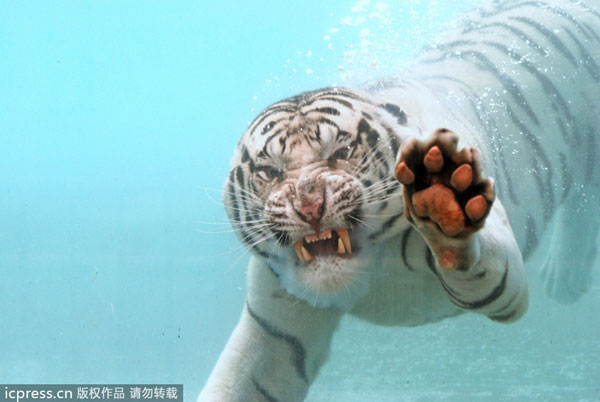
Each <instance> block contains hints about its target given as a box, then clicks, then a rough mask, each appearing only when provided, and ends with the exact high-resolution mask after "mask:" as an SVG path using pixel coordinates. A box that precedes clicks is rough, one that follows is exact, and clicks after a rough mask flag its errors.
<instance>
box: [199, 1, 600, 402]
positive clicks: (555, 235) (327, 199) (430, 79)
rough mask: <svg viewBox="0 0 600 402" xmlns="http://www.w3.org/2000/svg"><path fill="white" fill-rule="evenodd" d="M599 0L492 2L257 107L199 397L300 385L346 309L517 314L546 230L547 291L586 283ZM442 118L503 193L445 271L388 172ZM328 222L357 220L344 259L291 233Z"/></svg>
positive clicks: (367, 315)
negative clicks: (233, 257) (309, 249)
mask: <svg viewBox="0 0 600 402" xmlns="http://www.w3.org/2000/svg"><path fill="white" fill-rule="evenodd" d="M592 5H593V2H592V1H588V2H585V1H575V0H571V1H564V2H559V1H557V0H555V1H529V0H516V1H511V0H506V1H495V2H492V3H490V4H488V5H487V6H484V7H482V8H480V9H478V10H476V11H475V12H473V13H472V14H470V15H469V16H467V18H466V19H465V21H464V23H463V24H461V25H460V26H459V28H457V29H456V30H455V31H454V32H450V33H448V34H447V35H446V36H445V37H444V38H443V39H442V40H440V41H439V42H438V43H435V44H433V45H432V46H430V47H429V48H427V49H424V51H423V52H422V53H421V55H420V56H419V57H418V59H417V60H416V62H415V64H414V67H413V68H412V69H410V70H409V71H407V72H405V73H403V74H402V76H401V77H400V78H394V79H384V80H380V81H377V82H373V83H371V84H370V85H368V86H367V87H366V88H363V89H359V90H355V89H352V90H350V89H342V88H328V89H322V90H318V91H313V92H307V93H304V94H301V95H299V96H296V97H294V98H290V99H287V100H284V101H281V102H278V103H276V104H274V105H272V106H270V107H269V108H267V109H265V110H264V111H263V112H262V113H261V114H260V115H259V116H258V117H257V118H256V119H255V120H254V121H253V122H252V123H251V125H250V127H249V128H248V130H247V131H246V133H245V134H244V135H243V137H242V139H241V140H240V142H239V144H238V148H237V151H236V155H235V157H234V159H233V169H232V171H231V174H230V176H229V179H228V181H227V183H226V187H225V197H224V198H225V203H226V205H227V207H228V214H229V217H230V220H231V222H232V225H233V226H234V228H235V229H236V231H237V233H238V234H239V236H240V238H241V241H242V242H243V243H245V244H246V245H247V247H248V248H249V249H250V250H251V251H252V253H253V257H252V258H251V261H250V266H249V269H248V289H247V292H248V293H247V302H246V306H245V307H244V310H243V312H242V317H241V320H240V323H239V324H238V326H237V328H236V329H235V331H234V333H233V334H232V336H231V338H230V340H229V342H228V344H227V346H226V348H225V350H224V352H223V354H222V355H221V357H220V359H219V362H218V363H217V365H216V367H215V369H214V371H213V373H212V374H211V376H210V378H209V380H208V383H207V385H206V387H205V389H204V391H203V392H202V394H201V395H200V400H202V401H264V400H266V401H301V400H303V399H304V397H305V395H306V393H307V392H308V388H309V386H310V384H311V383H312V381H313V380H314V379H315V377H316V375H317V373H318V370H319V368H320V367H321V365H322V364H323V362H324V361H325V359H326V356H327V353H328V350H329V343H330V340H331V336H332V334H333V332H334V331H335V329H336V327H337V324H338V321H339V319H340V317H341V315H342V314H344V313H350V314H354V315H356V316H359V317H361V318H364V319H366V320H368V321H371V322H374V323H378V324H385V325H405V326H406V325H420V324H423V323H426V322H431V321H437V320H440V319H443V318H445V317H449V316H453V315H456V314H460V313H461V312H464V311H473V312H476V313H480V314H484V315H486V316H488V317H490V318H491V319H493V320H495V321H499V322H511V321H514V320H516V319H518V318H519V317H520V316H521V315H522V314H523V313H524V312H525V309H526V306H527V280H526V278H525V275H524V271H523V262H522V258H523V259H527V258H528V257H529V256H530V255H531V253H532V252H533V251H534V250H535V248H536V246H537V245H538V240H539V238H540V237H541V235H542V233H543V232H544V231H546V230H551V232H552V243H551V245H552V248H551V250H549V252H548V255H549V257H548V261H547V262H546V264H545V266H544V267H543V273H544V281H545V284H546V287H547V290H548V292H549V294H550V295H551V296H553V297H554V298H556V299H558V300H560V301H566V302H569V301H574V300H576V299H577V298H578V297H579V296H580V295H581V294H582V293H583V292H585V290H586V286H588V284H589V278H590V272H591V264H592V263H593V261H594V256H595V251H594V250H595V249H594V246H595V242H596V239H597V233H598V224H599V223H600V222H599V218H598V216H597V215H598V214H597V213H595V212H596V210H598V205H599V199H600V198H599V197H600V175H599V174H598V172H599V167H598V163H596V162H595V158H596V155H597V154H598V153H599V152H600V145H599V142H598V134H597V133H598V126H599V123H600V121H599V120H600V118H599V117H598V116H599V113H598V112H600V110H599V108H600V101H599V99H600V52H598V49H600V12H599V10H598V9H594V7H593V6H592ZM439 128H448V129H451V130H452V131H454V132H456V133H458V135H459V137H460V144H459V145H460V146H461V147H462V146H472V147H476V148H477V149H479V150H480V152H481V154H482V159H483V163H484V171H485V172H486V174H488V175H490V176H492V177H493V178H494V179H495V186H496V191H497V194H498V199H497V200H496V202H495V203H494V204H493V206H492V207H491V211H490V213H489V216H488V217H487V220H486V221H485V224H484V225H483V227H482V228H481V230H479V231H478V232H476V234H474V235H472V237H470V238H473V239H475V240H474V243H473V244H476V246H473V247H471V246H469V247H471V248H469V250H470V252H471V254H472V255H473V256H474V257H473V258H472V259H471V260H472V261H471V260H469V261H471V262H470V263H469V264H466V265H465V266H464V267H459V268H460V269H455V270H447V269H444V268H442V267H441V265H440V260H439V259H438V255H437V254H436V244H435V241H434V240H432V238H430V237H427V235H426V234H424V232H423V231H422V230H421V229H420V228H419V226H418V225H411V223H410V222H409V220H408V219H407V211H406V210H405V206H404V204H403V200H402V188H403V186H402V185H400V184H399V183H398V182H397V181H396V179H395V178H394V175H393V172H394V167H395V165H396V162H397V155H398V153H399V151H400V152H401V150H402V149H404V148H403V145H405V144H407V143H408V140H409V139H410V138H415V137H416V138H419V139H422V140H425V139H426V138H427V137H428V136H429V135H430V134H431V133H432V132H434V131H436V130H438V129H439ZM299 199H302V202H301V203H300V202H299V201H298V200H299ZM315 199H318V202H317V201H314V200H315ZM305 201H306V203H305ZM405 201H406V200H405ZM315 205H316V206H319V208H320V209H319V210H318V211H317V210H316V209H311V208H312V207H313V206H315ZM313 214H318V215H319V224H320V227H319V224H317V226H316V227H315V225H314V223H315V219H313V220H310V219H307V217H311V216H313ZM315 216H316V215H315ZM509 222H510V223H509ZM413 223H414V222H413ZM327 228H348V229H349V233H350V241H351V243H352V248H353V250H352V257H351V258H342V257H340V256H336V255H333V256H329V255H324V256H322V257H321V256H319V257H317V258H315V259H313V260H309V261H308V262H303V261H301V260H300V259H299V257H300V256H301V255H302V254H301V252H300V251H298V253H296V251H295V250H294V244H295V242H297V241H298V239H302V238H303V237H304V236H311V235H310V234H311V233H313V232H316V233H319V231H320V229H327ZM513 231H514V234H513ZM334 232H335V230H334ZM323 233H326V234H327V235H330V236H331V235H332V234H331V233H329V232H326V231H325V232H323ZM339 237H340V238H339V239H338V240H337V241H338V242H342V236H341V234H339ZM304 238H305V239H306V238H307V237H304ZM334 238H335V235H334ZM573 238H577V239H579V241H573V240H572V239H573ZM442 240H443V241H446V239H442ZM448 241H450V242H451V241H453V240H452V239H448ZM303 244H306V243H303ZM342 249H345V248H342ZM299 250H300V249H299Z"/></svg>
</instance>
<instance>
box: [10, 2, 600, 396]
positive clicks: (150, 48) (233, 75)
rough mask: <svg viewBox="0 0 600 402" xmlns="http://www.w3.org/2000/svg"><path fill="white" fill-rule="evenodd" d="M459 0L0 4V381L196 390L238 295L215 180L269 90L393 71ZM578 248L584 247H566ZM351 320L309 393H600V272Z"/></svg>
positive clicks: (240, 261)
mask: <svg viewBox="0 0 600 402" xmlns="http://www.w3.org/2000/svg"><path fill="white" fill-rule="evenodd" d="M477 3H478V1H476V0H464V1H442V0H438V1H416V0H414V1H392V0H387V1H369V0H359V1H352V2H340V1H333V0H329V1H323V0H304V1H302V2H300V1H298V2H269V1H264V0H263V1H254V2H239V1H234V0H223V1H205V0H200V1H169V2H166V1H153V0H150V1H133V0H131V1H129V0H127V1H116V0H112V1H102V2H100V1H87V0H82V1H62V0H61V1H53V2H45V1H27V2H14V1H2V0H0V57H1V61H0V351H1V353H0V383H183V384H184V391H185V400H190V401H191V400H194V399H195V398H196V396H197V395H198V394H199V392H200V390H201V388H202V387H203V385H204V383H205V381H206V379H207V377H208V375H209V373H210V371H211V369H212V366H213V365H214V364H215V362H216V360H217V358H218V355H219V354H220V352H221V350H222V348H223V346H224V345H225V342H226V341H227V339H228V337H229V334H230V333H231V331H232V330H233V327H234V326H235V324H236V323H237V320H238V318H239V315H240V313H241V309H242V306H243V302H244V289H245V270H246V264H247V261H248V258H249V255H248V253H247V252H246V251H245V250H244V249H243V248H242V247H241V246H240V245H239V243H238V241H237V240H236V238H235V236H234V234H233V233H232V231H231V228H230V227H229V225H228V224H227V221H226V218H225V214H224V211H223V207H222V205H221V201H220V199H221V186H222V183H223V181H224V180H225V178H226V176H227V173H228V169H229V160H230V158H231V157H232V155H233V150H234V147H235V145H236V143H237V140H238V138H239V137H240V135H241V134H242V132H243V131H244V129H245V128H246V127H247V124H248V122H249V121H251V120H252V119H253V117H254V116H256V114H257V113H258V112H259V111H260V109H262V108H263V107H265V106H267V105H268V104H270V103H272V102H274V101H276V100H279V99H281V98H284V97H287V96H290V95H293V94H296V93H298V92H301V91H304V90H309V89H315V88H319V87H323V86H330V85H334V84H335V85H348V86H352V85H359V84H361V83H364V82H366V81H368V80H369V79H372V78H375V77H380V76H383V75H390V74H394V73H397V72H399V71H401V67H402V65H405V64H406V63H407V62H409V61H410V59H411V57H412V56H414V54H415V53H416V52H417V51H418V49H419V48H420V47H421V46H423V45H424V44H426V43H427V41H428V40H429V39H430V38H431V37H432V36H434V35H435V34H436V33H437V32H439V31H440V30H442V29H443V28H444V26H446V25H447V24H448V23H449V21H452V20H453V19H455V18H456V17H457V16H459V15H460V14H461V13H462V12H464V11H465V10H468V9H469V8H471V7H473V6H474V5H475V4H477ZM574 241H576V239H574ZM545 247H547V246H546V244H542V246H541V247H540V248H539V250H538V252H537V254H536V255H535V256H534V257H533V258H532V260H531V261H530V262H529V264H528V273H529V278H530V286H531V299H530V309H529V312H528V314H527V315H526V316H525V317H524V318H523V319H521V320H520V321H519V322H518V323H516V324H512V325H501V324H496V323H493V322H491V321H489V320H488V319H486V318H483V317H479V316H475V315H472V314H466V315H463V316H461V317H459V318H454V319H451V320H446V321H442V322H440V323H437V324H430V325H426V326H423V327H418V328H384V327H375V326H371V325H369V324H366V323H361V322H359V321H358V320H355V319H351V318H346V319H344V320H343V321H342V324H341V327H340V329H339V331H338V333H337V334H336V335H335V337H334V341H333V346H332V352H331V357H330V360H329V362H328V363H326V364H325V366H324V367H323V368H322V370H321V374H320V376H319V378H318V379H317V380H316V382H315V384H314V385H313V387H312V388H311V390H310V393H309V396H308V398H307V400H308V401H313V402H316V401H365V400H369V401H373V402H377V401H469V400H487V401H504V400H507V401H508V400H511V401H512V400H514V401H600V314H599V311H598V310H599V307H600V279H599V278H598V277H599V276H600V269H598V265H599V264H598V263H597V264H596V270H595V272H594V275H595V276H594V282H593V284H592V285H591V290H590V291H589V292H588V293H587V294H586V295H584V296H583V297H582V298H581V299H580V300H579V301H578V302H577V303H575V304H573V305H569V306H563V305H560V304H558V303H556V302H553V301H551V300H550V299H548V298H547V297H546V295H545V294H544V292H543V289H542V288H541V280H540V279H539V275H538V272H537V267H538V266H539V264H540V263H541V261H543V259H544V257H545Z"/></svg>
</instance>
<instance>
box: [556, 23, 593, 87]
mask: <svg viewBox="0 0 600 402" xmlns="http://www.w3.org/2000/svg"><path fill="white" fill-rule="evenodd" d="M564 30H565V32H566V33H567V34H568V35H569V36H570V37H571V39H572V40H573V42H575V44H576V45H577V48H578V49H579V53H580V54H581V57H582V59H583V60H581V62H580V64H581V65H583V67H584V68H585V69H586V71H587V72H588V74H589V75H591V76H592V78H593V79H594V80H595V81H596V82H598V81H600V67H599V66H598V64H596V62H595V61H594V58H593V57H592V55H591V54H590V53H589V52H588V51H587V50H586V48H585V46H583V45H582V44H581V42H580V41H579V40H578V39H577V37H576V36H575V35H574V34H573V32H571V31H570V30H569V29H568V28H564Z"/></svg>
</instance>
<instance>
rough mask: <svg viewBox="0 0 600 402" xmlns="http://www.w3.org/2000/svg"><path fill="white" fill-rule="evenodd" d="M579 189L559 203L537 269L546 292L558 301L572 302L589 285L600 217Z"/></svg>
mask: <svg viewBox="0 0 600 402" xmlns="http://www.w3.org/2000/svg"><path fill="white" fill-rule="evenodd" d="M581 193H582V191H573V192H572V193H571V194H570V195H569V197H568V198H567V199H566V200H565V201H564V202H562V203H561V204H560V207H559V210H558V213H557V216H556V217H555V224H554V225H553V233H552V238H551V240H550V250H549V251H550V252H549V253H548V256H547V257H546V261H545V262H544V264H543V266H542V269H541V276H542V280H543V282H544V287H545V290H546V293H547V294H548V295H549V296H550V297H551V298H552V299H554V300H556V301H558V302H561V303H572V302H574V301H576V300H577V299H579V297H581V296H582V295H583V294H584V293H585V292H586V291H587V290H588V288H589V287H590V284H591V279H592V268H593V265H594V263H595V262H596V247H597V246H598V240H599V239H598V232H599V227H600V216H599V212H598V209H597V205H596V203H594V202H590V201H593V200H589V199H588V198H589V195H586V194H581Z"/></svg>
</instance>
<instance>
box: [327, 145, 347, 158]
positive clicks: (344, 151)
mask: <svg viewBox="0 0 600 402" xmlns="http://www.w3.org/2000/svg"><path fill="white" fill-rule="evenodd" d="M349 152H350V148H349V147H344V148H340V149H338V150H337V151H335V152H334V153H333V155H331V158H333V159H346V158H347V157H348V153H349Z"/></svg>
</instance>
